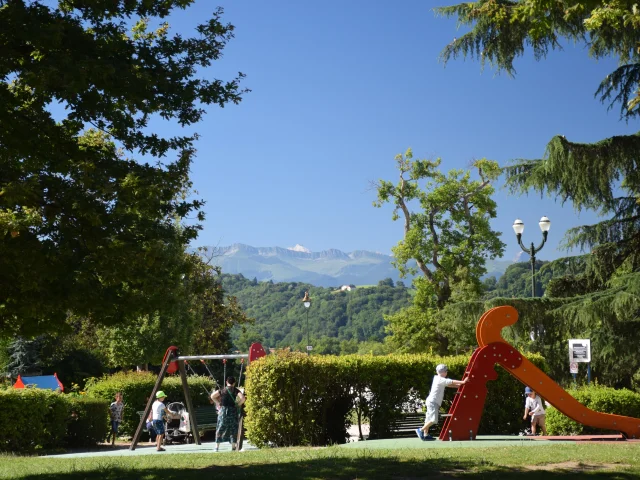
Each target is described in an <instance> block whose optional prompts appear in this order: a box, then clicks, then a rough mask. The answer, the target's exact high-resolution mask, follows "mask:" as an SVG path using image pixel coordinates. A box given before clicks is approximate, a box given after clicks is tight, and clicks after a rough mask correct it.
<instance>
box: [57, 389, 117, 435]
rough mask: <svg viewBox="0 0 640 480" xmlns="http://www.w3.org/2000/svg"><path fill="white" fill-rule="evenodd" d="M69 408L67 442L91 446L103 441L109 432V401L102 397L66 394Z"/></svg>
mask: <svg viewBox="0 0 640 480" xmlns="http://www.w3.org/2000/svg"><path fill="white" fill-rule="evenodd" d="M65 400H66V402H67V410H68V424H67V433H66V436H65V443H66V444H67V445H68V446H73V447H89V446H91V445H95V444H96V443H98V442H101V441H103V440H104V439H105V438H106V437H107V433H108V432H109V425H108V423H107V418H108V416H109V413H108V411H109V403H108V402H107V401H106V400H103V399H100V398H86V397H77V396H71V395H66V396H65Z"/></svg>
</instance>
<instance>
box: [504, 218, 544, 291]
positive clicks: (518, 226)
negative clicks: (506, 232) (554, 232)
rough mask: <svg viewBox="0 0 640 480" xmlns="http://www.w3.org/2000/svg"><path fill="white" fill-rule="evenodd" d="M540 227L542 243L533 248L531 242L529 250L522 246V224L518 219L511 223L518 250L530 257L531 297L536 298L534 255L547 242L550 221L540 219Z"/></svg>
mask: <svg viewBox="0 0 640 480" xmlns="http://www.w3.org/2000/svg"><path fill="white" fill-rule="evenodd" d="M538 225H540V230H542V243H541V244H540V245H538V246H537V247H535V246H534V245H533V242H531V247H530V248H525V246H524V245H523V244H522V232H524V222H523V221H522V220H520V219H519V218H517V219H516V221H515V222H513V231H514V232H516V238H517V239H518V245H520V248H522V250H524V251H525V252H526V253H528V254H529V256H530V257H531V296H532V297H535V296H536V253H538V252H539V251H540V250H542V247H544V244H545V243H546V242H547V235H548V234H549V229H550V228H551V220H549V219H548V218H547V217H542V218H541V219H540V221H539V222H538Z"/></svg>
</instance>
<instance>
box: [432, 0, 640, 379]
mask: <svg viewBox="0 0 640 480" xmlns="http://www.w3.org/2000/svg"><path fill="white" fill-rule="evenodd" d="M437 11H438V12H439V13H441V14H442V15H446V16H455V17H457V18H458V21H459V23H460V24H462V25H465V26H469V27H470V31H469V32H468V33H466V34H464V35H463V36H462V37H460V38H458V39H455V40H454V41H453V42H452V43H450V44H449V45H447V46H446V47H445V49H444V51H443V54H442V55H443V58H444V60H445V61H448V60H449V59H452V58H456V57H457V56H469V57H472V58H478V59H479V60H480V61H481V63H483V64H484V63H488V64H490V65H491V66H493V67H495V68H496V69H498V70H505V71H507V72H509V73H514V72H515V68H514V61H515V59H516V57H518V56H520V55H523V54H525V53H526V51H527V47H531V48H532V50H533V53H534V55H535V57H536V58H537V59H542V58H544V57H545V56H546V54H547V53H548V51H549V50H550V49H555V48H560V47H561V43H560V42H561V40H562V39H568V40H572V41H579V42H581V41H584V42H586V44H587V47H588V49H587V51H588V53H589V54H590V55H591V56H593V57H595V58H603V57H611V58H614V59H616V60H617V61H618V62H619V66H618V68H616V69H615V70H614V71H613V72H610V73H609V75H607V76H606V77H605V78H604V79H603V80H602V82H601V84H600V85H599V86H598V87H597V89H596V95H598V96H600V98H601V99H602V101H603V102H607V103H608V104H609V108H611V107H614V106H616V105H618V106H619V107H620V112H621V116H622V117H624V118H626V119H627V120H630V121H633V119H634V117H635V116H636V115H638V113H639V110H638V108H637V107H638V96H637V94H638V86H639V84H640V83H639V82H640V10H639V9H638V6H637V5H636V4H635V3H634V2H631V1H618V0H614V1H595V0H594V1H577V0H554V1H545V0H526V1H525V0H521V1H504V0H480V1H477V2H467V3H464V4H460V5H455V6H450V7H444V8H440V9H437ZM576 81H578V79H576ZM505 174H506V177H507V184H508V185H509V186H510V188H511V190H512V191H513V192H515V193H525V192H528V191H531V190H534V191H538V192H541V193H546V194H548V195H550V196H552V197H555V198H557V199H559V200H560V201H561V202H563V203H564V202H570V203H571V204H572V205H573V206H574V208H576V209H577V210H582V209H592V210H596V211H598V212H599V213H600V214H601V215H602V217H603V218H604V219H603V220H602V221H600V222H598V223H596V224H594V225H584V226H580V227H577V228H573V229H571V230H569V231H568V232H567V234H566V236H565V244H566V246H568V247H578V248H582V249H584V250H587V251H589V252H590V253H589V254H588V255H586V256H585V257H584V259H583V260H584V270H583V272H581V273H579V274H576V275H565V276H563V277H561V278H557V279H554V280H552V281H550V282H549V285H548V287H547V295H548V296H551V297H560V298H563V299H564V301H562V302H559V303H556V304H555V308H556V309H557V312H556V319H558V318H561V321H562V322H564V323H565V324H566V325H568V326H569V327H570V328H572V332H573V335H575V334H576V332H582V334H584V335H590V336H591V338H592V346H593V347H594V366H595V367H596V369H599V370H600V371H601V372H606V373H607V375H608V376H610V377H613V378H615V379H616V381H618V380H621V379H622V378H624V377H626V378H627V380H628V378H629V374H628V372H630V371H631V372H632V373H633V372H634V371H636V370H638V369H640V362H639V361H638V360H637V358H635V357H637V355H636V356H635V357H634V356H631V358H629V355H627V358H629V360H628V361H626V360H625V369H624V372H623V371H622V370H621V369H620V363H621V362H620V358H621V355H622V353H623V352H624V349H622V348H621V345H622V343H623V340H625V341H628V340H629V339H633V341H634V342H636V343H637V341H638V340H637V338H636V337H635V336H634V335H633V334H631V332H638V331H640V329H639V328H638V325H639V323H640V134H635V135H624V136H614V137H611V138H606V139H604V140H601V141H599V142H596V143H592V144H581V143H576V142H571V141H570V140H568V139H566V138H564V137H563V136H556V137H554V138H552V139H551V140H550V142H549V143H548V145H547V147H546V151H545V154H544V156H543V157H542V158H540V159H534V160H522V159H520V160H516V161H515V162H514V164H513V165H510V166H509V167H507V168H506V169H505ZM556 321H558V320H556ZM638 371H640V370H638Z"/></svg>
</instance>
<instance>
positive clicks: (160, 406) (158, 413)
mask: <svg viewBox="0 0 640 480" xmlns="http://www.w3.org/2000/svg"><path fill="white" fill-rule="evenodd" d="M165 398H167V396H166V395H165V394H164V392H163V391H162V390H160V391H159V392H158V393H156V401H155V402H153V405H151V421H152V422H153V429H154V430H155V432H156V450H157V451H159V452H164V448H162V438H163V437H164V417H165V416H166V417H171V413H169V410H167V407H165V406H164V399H165Z"/></svg>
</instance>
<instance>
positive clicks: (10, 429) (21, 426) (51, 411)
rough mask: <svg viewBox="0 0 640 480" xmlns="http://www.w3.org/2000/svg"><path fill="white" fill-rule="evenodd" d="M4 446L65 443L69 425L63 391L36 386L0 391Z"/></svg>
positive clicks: (0, 439) (22, 449) (26, 448)
mask: <svg viewBox="0 0 640 480" xmlns="http://www.w3.org/2000/svg"><path fill="white" fill-rule="evenodd" d="M0 405H2V408H0V424H1V425H2V428H0V450H2V451H11V452H29V451H33V450H36V449H41V448H52V447H59V446H62V445H63V443H64V437H65V433H66V425H67V415H68V409H67V402H66V399H65V397H64V395H63V394H61V393H56V392H52V391H49V390H40V389H35V388H27V389H19V390H18V389H11V390H3V391H0Z"/></svg>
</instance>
